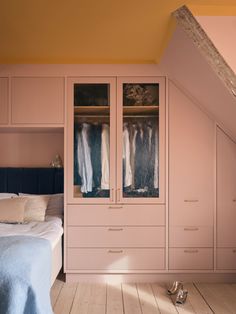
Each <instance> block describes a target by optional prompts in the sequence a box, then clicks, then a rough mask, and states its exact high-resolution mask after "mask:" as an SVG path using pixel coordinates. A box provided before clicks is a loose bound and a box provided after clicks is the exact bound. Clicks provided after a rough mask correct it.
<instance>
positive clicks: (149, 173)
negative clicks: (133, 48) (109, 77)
mask: <svg viewBox="0 0 236 314" xmlns="http://www.w3.org/2000/svg"><path fill="white" fill-rule="evenodd" d="M164 93H165V88H164V81H163V79H162V78H153V77H152V78H128V77H127V78H120V79H119V80H118V95H119V96H118V103H117V106H118V112H119V114H118V116H120V118H119V123H118V134H119V137H118V147H119V149H118V151H119V152H120V153H119V155H118V169H119V173H118V177H119V178H118V181H119V183H118V201H121V202H128V203H130V202H132V203H135V202H138V203H140V202H141V203H146V202H148V203H149V202H151V203H155V202H158V203H159V202H161V201H162V200H163V197H164V189H165V186H164V169H165V163H164V151H165V146H164V138H165V128H164V124H165V123H164V122H165V114H164V113H165V94H164Z"/></svg>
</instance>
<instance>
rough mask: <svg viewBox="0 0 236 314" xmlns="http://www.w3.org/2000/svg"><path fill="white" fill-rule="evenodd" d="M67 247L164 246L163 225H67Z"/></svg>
mask: <svg viewBox="0 0 236 314" xmlns="http://www.w3.org/2000/svg"><path fill="white" fill-rule="evenodd" d="M67 243H68V247H164V246H165V227H123V226H110V227H68V229H67Z"/></svg>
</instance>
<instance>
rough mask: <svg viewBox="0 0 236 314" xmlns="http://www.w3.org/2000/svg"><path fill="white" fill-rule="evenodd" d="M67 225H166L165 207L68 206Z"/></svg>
mask: <svg viewBox="0 0 236 314" xmlns="http://www.w3.org/2000/svg"><path fill="white" fill-rule="evenodd" d="M67 224H68V225H70V226H75V225H77V226H78V225H90V226H91V225H101V226H104V225H105V226H106V225H113V226H115V225H142V226H145V225H147V226H148V225H164V224H165V205H148V206H147V205H67Z"/></svg>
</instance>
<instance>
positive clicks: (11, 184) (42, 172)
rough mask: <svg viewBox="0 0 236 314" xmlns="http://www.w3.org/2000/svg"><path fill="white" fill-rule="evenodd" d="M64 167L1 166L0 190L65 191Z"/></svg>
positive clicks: (38, 192) (41, 192) (11, 191)
mask: <svg viewBox="0 0 236 314" xmlns="http://www.w3.org/2000/svg"><path fill="white" fill-rule="evenodd" d="M63 182H64V176H63V168H0V192H1V193H3V192H5V193H19V192H21V193H30V194H54V193H63V185H64V183H63Z"/></svg>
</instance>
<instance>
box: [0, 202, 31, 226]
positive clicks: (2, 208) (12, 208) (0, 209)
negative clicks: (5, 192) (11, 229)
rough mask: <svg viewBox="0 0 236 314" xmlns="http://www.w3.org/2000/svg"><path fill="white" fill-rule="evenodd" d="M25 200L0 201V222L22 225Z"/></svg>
mask: <svg viewBox="0 0 236 314" xmlns="http://www.w3.org/2000/svg"><path fill="white" fill-rule="evenodd" d="M26 202H27V199H26V198H24V197H14V198H5V199H1V200H0V222H7V223H22V222H24V211H25V204H26Z"/></svg>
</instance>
